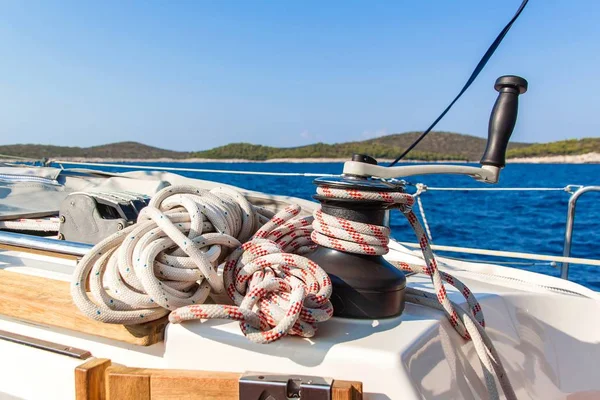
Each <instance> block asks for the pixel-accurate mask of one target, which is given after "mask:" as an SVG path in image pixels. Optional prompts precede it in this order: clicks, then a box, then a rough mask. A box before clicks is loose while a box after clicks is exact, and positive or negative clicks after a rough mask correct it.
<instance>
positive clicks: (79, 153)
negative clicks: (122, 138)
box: [0, 142, 190, 159]
mask: <svg viewBox="0 0 600 400" xmlns="http://www.w3.org/2000/svg"><path fill="white" fill-rule="evenodd" d="M0 154H1V155H9V156H17V157H27V158H34V159H42V158H59V157H73V158H117V159H127V158H148V159H155V158H177V159H182V158H187V157H190V153H187V152H181V151H173V150H164V149H159V148H158V147H152V146H147V145H145V144H142V143H138V142H118V143H111V144H104V145H100V146H93V147H67V146H51V145H42V144H13V145H7V146H0ZM0 158H2V157H1V156H0Z"/></svg>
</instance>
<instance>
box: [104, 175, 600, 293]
mask: <svg viewBox="0 0 600 400" xmlns="http://www.w3.org/2000/svg"><path fill="white" fill-rule="evenodd" d="M136 164H138V165H149V166H157V167H185V168H203V169H219V170H243V171H268V172H302V173H304V172H310V173H326V174H339V173H341V171H342V166H343V164H342V163H136ZM102 169H105V170H106V169H108V168H102ZM112 170H113V171H116V170H119V169H112ZM122 171H125V170H122ZM181 174H182V175H185V176H189V177H193V178H198V179H205V180H211V181H218V182H223V183H226V184H230V185H234V186H239V187H242V188H245V189H250V190H256V191H260V192H266V193H272V194H277V195H287V196H295V197H300V198H304V199H311V196H312V195H313V194H314V192H315V186H314V185H313V183H312V181H313V179H314V178H310V177H297V176H292V177H289V176H260V175H237V174H217V173H196V172H182V173H181ZM408 180H409V181H410V182H411V183H423V184H426V185H428V186H429V187H432V188H436V187H438V188H439V187H445V188H448V187H450V188H459V189H461V188H463V189H466V188H499V187H506V188H527V187H535V188H564V187H565V186H567V185H571V184H573V185H600V165H598V164H581V165H570V164H508V165H507V166H506V168H505V169H504V170H503V171H502V174H501V177H500V183H499V184H498V185H487V184H483V183H478V182H476V181H474V180H473V179H472V178H469V177H466V176H451V175H446V176H444V175H437V176H414V177H410V178H409V179H408ZM408 190H409V191H411V192H414V188H413V187H408ZM569 196H570V194H569V193H567V192H565V191H562V190H557V191H467V190H456V191H433V190H432V191H427V192H426V193H424V194H422V197H421V198H422V201H423V206H424V209H425V213H426V216H427V221H428V222H429V226H430V228H431V234H432V237H433V241H434V243H435V244H438V245H447V246H460V247H473V248H482V249H492V250H504V251H518V252H526V253H538V254H548V255H556V256H560V255H562V252H563V241H564V234H565V222H566V216H567V204H568V201H569ZM415 211H417V214H418V208H417V207H416V206H415ZM390 226H391V228H392V235H393V237H394V238H395V239H396V240H399V241H410V242H415V237H414V234H413V232H412V230H411V229H410V227H409V226H408V224H407V222H406V221H405V218H404V217H403V216H402V215H401V214H400V213H399V212H396V211H393V212H392V213H391V218H390ZM446 255H450V256H454V257H457V256H460V257H464V258H469V259H472V260H486V261H491V260H495V261H502V262H510V263H511V264H509V265H510V266H513V267H515V268H522V269H526V270H530V271H535V272H541V273H544V274H548V275H554V276H559V275H560V270H559V268H558V267H556V266H552V265H551V264H550V263H548V262H531V261H527V260H515V259H502V258H485V257H482V256H478V255H469V254H457V253H446ZM571 256H572V257H582V258H595V259H600V192H590V193H587V194H584V195H583V196H582V197H581V198H580V200H579V201H578V202H577V215H576V218H575V227H574V232H573V242H572V249H571ZM524 261H525V263H523V262H524ZM521 263H523V264H521ZM558 265H559V266H560V264H558ZM569 277H570V279H571V280H573V281H575V282H578V283H581V284H583V285H585V286H587V287H589V288H591V289H594V290H600V267H594V266H586V265H575V264H571V266H570V270H569Z"/></svg>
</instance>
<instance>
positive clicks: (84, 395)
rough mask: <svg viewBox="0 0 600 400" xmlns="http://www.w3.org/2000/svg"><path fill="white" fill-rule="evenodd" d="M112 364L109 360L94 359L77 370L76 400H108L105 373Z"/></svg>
mask: <svg viewBox="0 0 600 400" xmlns="http://www.w3.org/2000/svg"><path fill="white" fill-rule="evenodd" d="M110 365H111V362H110V360H109V359H107V358H92V359H91V360H88V361H86V362H85V363H83V364H81V365H80V366H78V367H77V368H75V399H76V400H104V399H106V389H105V385H106V382H105V378H104V377H105V373H106V369H107V368H108V367H110Z"/></svg>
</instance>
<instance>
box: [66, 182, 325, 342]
mask: <svg viewBox="0 0 600 400" xmlns="http://www.w3.org/2000/svg"><path fill="white" fill-rule="evenodd" d="M299 211H300V207H299V206H293V207H289V208H286V209H285V210H283V211H281V212H279V213H278V214H276V215H274V216H273V214H272V213H270V212H266V211H264V210H263V209H262V208H259V207H254V206H253V205H252V204H250V203H249V202H248V200H246V198H245V197H244V196H243V195H242V194H241V193H239V192H237V191H234V190H232V189H227V188H221V187H219V188H214V189H212V190H210V191H208V190H203V189H197V188H195V187H192V186H174V187H167V188H165V189H163V190H161V191H160V192H158V193H157V194H156V195H155V196H154V197H153V198H152V199H151V200H150V203H149V205H148V206H147V207H145V208H143V209H142V211H141V212H140V214H139V216H138V221H137V223H136V224H134V225H131V226H130V227H127V228H125V229H124V230H122V231H118V232H116V233H115V234H113V235H111V236H109V237H108V238H106V239H104V240H103V241H102V242H100V243H98V244H97V245H95V246H94V248H93V249H91V250H90V252H89V253H87V254H86V255H85V256H84V257H83V258H82V260H81V261H80V263H79V264H78V265H77V267H76V269H75V272H74V274H73V279H72V282H71V295H72V297H73V300H74V302H75V304H76V305H77V307H78V308H79V309H80V310H81V311H82V312H83V313H84V314H85V315H87V316H88V317H90V318H93V319H95V320H98V321H102V322H107V323H116V324H124V325H129V324H140V323H142V322H146V321H152V320H155V319H158V318H161V317H163V316H164V315H166V314H168V313H169V312H170V311H172V310H176V311H175V312H174V313H172V314H171V316H170V321H171V322H174V323H179V322H181V321H185V320H188V319H201V318H226V319H234V320H238V321H240V324H241V328H242V330H243V332H244V334H246V335H247V336H248V338H249V339H250V340H252V341H255V342H259V343H267V342H270V341H273V340H277V339H278V338H280V337H282V336H284V335H286V334H296V335H302V336H305V337H309V336H312V335H314V332H315V330H316V323H317V322H321V321H325V320H327V319H329V318H330V317H331V315H332V314H333V310H332V308H331V303H330V302H329V296H330V295H331V281H330V280H329V277H328V276H327V274H326V273H325V271H323V270H322V269H321V268H320V267H319V266H318V265H316V264H315V263H313V262H311V261H309V260H308V259H306V258H304V257H302V256H300V255H298V254H291V253H288V252H289V251H295V252H296V253H304V252H306V251H308V250H310V249H312V248H313V243H312V242H311V241H310V239H309V236H310V231H309V230H308V229H307V228H306V227H307V226H310V222H311V219H307V218H297V217H296V216H297V215H298V213H299ZM269 217H272V219H270V220H269ZM261 225H262V228H261V229H258V228H259V227H260V226H261ZM257 230H258V231H257ZM253 235H254V236H253ZM250 238H252V240H250V241H248V240H249V239H250ZM243 242H246V243H245V244H244V245H242V243H243ZM223 262H224V264H223V265H224V269H223V276H219V275H218V274H217V267H218V266H219V264H222V263H223ZM86 286H89V289H90V292H91V296H92V298H90V297H89V296H88V293H87V291H86ZM211 292H212V293H216V294H219V293H224V292H225V293H226V294H227V295H228V296H229V297H230V299H231V300H232V301H233V302H234V304H236V305H235V306H231V305H223V304H217V305H204V304H202V303H204V302H205V300H206V299H207V297H208V296H209V294H210V293H211ZM182 307H183V308H182Z"/></svg>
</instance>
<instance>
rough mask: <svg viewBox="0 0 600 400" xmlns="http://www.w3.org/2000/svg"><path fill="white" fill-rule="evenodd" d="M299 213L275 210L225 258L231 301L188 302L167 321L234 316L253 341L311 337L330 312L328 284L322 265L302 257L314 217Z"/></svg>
mask: <svg viewBox="0 0 600 400" xmlns="http://www.w3.org/2000/svg"><path fill="white" fill-rule="evenodd" d="M299 212H300V207H299V206H297V205H293V206H289V207H287V208H286V209H285V210H283V211H281V212H279V213H277V214H276V215H275V216H274V217H273V218H272V219H271V220H270V221H269V222H267V223H266V224H265V225H264V226H263V227H262V228H261V229H259V230H258V232H256V234H255V235H254V236H253V237H252V239H251V240H250V241H248V242H246V243H244V244H243V245H242V246H241V247H238V248H237V249H236V250H234V251H233V253H232V254H231V255H230V256H229V257H228V258H227V260H226V262H225V265H224V270H223V283H224V285H225V290H226V293H227V295H228V296H229V298H230V299H231V301H232V302H233V303H234V304H235V306H231V305H221V304H216V305H206V304H198V305H190V306H187V307H183V308H180V309H177V310H175V311H174V312H172V313H171V314H170V315H169V321H171V322H173V323H179V322H182V321H187V320H190V319H209V318H224V319H233V320H237V321H240V327H241V329H242V331H243V332H244V334H245V335H246V336H247V337H248V338H249V339H250V340H251V341H253V342H257V343H269V342H272V341H274V340H277V339H279V338H281V337H282V336H284V335H286V334H292V335H299V336H302V337H311V336H313V335H314V334H315V331H316V323H317V322H322V321H326V320H328V319H329V318H331V316H332V315H333V307H332V305H331V302H330V301H329V297H330V296H331V292H332V285H331V280H330V279H329V276H328V275H327V273H326V272H325V271H324V270H323V269H321V268H320V267H319V266H318V265H317V264H315V263H314V262H312V261H310V260H309V259H307V258H306V257H303V256H301V254H304V253H307V252H310V251H312V250H313V249H314V247H315V245H314V244H313V243H312V241H311V240H310V233H311V229H310V221H311V219H312V218H297V215H298V213H299ZM289 251H294V253H296V254H292V253H289Z"/></svg>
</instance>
